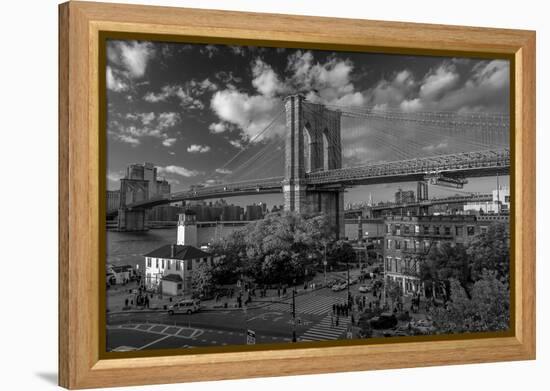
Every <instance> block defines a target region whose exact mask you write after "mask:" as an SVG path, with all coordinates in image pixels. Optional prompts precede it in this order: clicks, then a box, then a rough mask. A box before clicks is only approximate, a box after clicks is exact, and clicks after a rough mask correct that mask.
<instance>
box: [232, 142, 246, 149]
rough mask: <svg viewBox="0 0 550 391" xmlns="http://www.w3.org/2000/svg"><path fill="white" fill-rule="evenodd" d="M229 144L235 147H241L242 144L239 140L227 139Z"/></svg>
mask: <svg viewBox="0 0 550 391" xmlns="http://www.w3.org/2000/svg"><path fill="white" fill-rule="evenodd" d="M229 144H231V145H233V146H234V147H235V148H239V149H242V148H243V144H242V142H241V141H240V140H229Z"/></svg>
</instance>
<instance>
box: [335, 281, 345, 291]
mask: <svg viewBox="0 0 550 391" xmlns="http://www.w3.org/2000/svg"><path fill="white" fill-rule="evenodd" d="M347 287H348V283H347V282H342V283H339V284H338V283H337V284H334V285H333V286H332V291H333V292H339V291H343V290H344V289H346V288H347Z"/></svg>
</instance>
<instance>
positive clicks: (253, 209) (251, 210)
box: [245, 204, 264, 220]
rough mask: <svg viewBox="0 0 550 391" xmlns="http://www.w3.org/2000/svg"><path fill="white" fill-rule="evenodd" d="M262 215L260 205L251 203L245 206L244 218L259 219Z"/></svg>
mask: <svg viewBox="0 0 550 391" xmlns="http://www.w3.org/2000/svg"><path fill="white" fill-rule="evenodd" d="M263 217H264V215H263V212H262V207H261V206H260V205H256V204H252V205H247V206H246V215H245V219H246V220H260V219H262V218H263Z"/></svg>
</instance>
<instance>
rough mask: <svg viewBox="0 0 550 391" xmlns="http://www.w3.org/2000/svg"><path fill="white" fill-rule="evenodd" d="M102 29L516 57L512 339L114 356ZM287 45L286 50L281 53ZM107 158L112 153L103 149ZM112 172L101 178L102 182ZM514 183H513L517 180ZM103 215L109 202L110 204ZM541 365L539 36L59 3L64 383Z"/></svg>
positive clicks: (513, 81)
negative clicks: (105, 343) (106, 304)
mask: <svg viewBox="0 0 550 391" xmlns="http://www.w3.org/2000/svg"><path fill="white" fill-rule="evenodd" d="M100 31H113V32H128V33H143V34H163V35H170V36H192V37H202V38H205V39H209V40H211V41H213V42H219V43H226V42H234V43H236V44H237V43H239V42H245V41H246V40H248V42H262V43H270V42H275V43H278V45H279V46H281V43H284V45H286V46H294V47H302V46H304V45H305V46H309V47H316V48H346V50H347V49H351V50H363V51H378V52H387V53H403V52H405V53H419V54H422V53H425V54H429V53H432V52H435V51H437V52H441V53H447V55H458V56H460V55H463V56H466V55H468V54H471V53H477V55H478V56H483V55H485V56H487V57H491V56H496V57H499V56H500V57H506V58H510V59H511V61H512V63H513V64H514V65H515V67H513V68H512V69H513V72H512V75H511V76H512V78H511V86H512V87H513V90H512V96H513V98H514V99H513V100H514V103H515V105H514V106H513V108H514V111H513V112H511V113H510V114H511V121H512V125H513V129H514V132H513V133H512V134H513V138H512V143H511V145H512V164H513V172H514V177H513V178H514V179H513V181H512V188H511V190H512V199H513V201H514V206H513V210H512V221H513V225H512V227H513V231H512V232H511V234H512V239H513V245H512V255H513V257H512V258H513V259H514V264H513V268H512V269H513V274H512V277H513V281H514V288H513V289H512V297H513V300H512V303H513V304H514V305H513V313H512V318H513V319H515V327H514V329H513V330H512V332H511V334H510V336H507V337H498V338H489V337H488V338H476V339H450V340H445V339H443V340H435V341H430V342H425V341H421V340H413V341H407V342H395V343H394V342H392V343H379V344H362V345H351V344H345V345H340V346H330V347H304V348H301V347H300V348H297V347H293V348H292V349H277V350H255V351H253V352H250V351H248V352H247V351H235V352H227V353H197V354H187V355H179V356H163V357H139V358H116V359H110V358H109V359H105V358H102V354H101V352H100V348H99V338H100V332H99V327H98V324H99V322H100V320H101V314H100V311H99V309H100V306H99V300H98V298H99V297H100V291H99V290H100V289H104V288H103V287H102V286H100V279H99V272H100V268H101V265H102V264H101V263H100V262H99V260H100V259H101V257H104V256H105V254H101V253H100V245H99V243H100V235H101V232H103V227H104V225H103V227H102V220H101V218H100V216H101V214H100V211H101V210H102V209H101V208H102V203H103V202H104V201H102V198H101V197H100V190H101V189H102V185H101V182H100V179H99V178H100V177H101V175H103V176H105V175H104V172H105V171H102V170H104V164H105V162H101V161H100V160H101V158H100V157H101V156H104V155H102V152H101V143H100V137H99V136H98V135H99V129H100V126H99V124H100V122H99V121H100V115H99V103H98V102H99V97H98V95H99V89H98V84H99V83H98V77H99V74H100V73H99V70H98V68H99V67H98V64H99V62H98V58H99V57H98V56H99V35H100ZM274 46H277V45H274ZM103 153H104V151H103ZM101 173H103V174H101ZM514 182H515V183H514ZM103 207H104V205H103ZM534 358H535V33H534V32H532V31H522V30H507V29H488V28H478V27H458V26H443V25H432V24H413V23H395V22H381V21H368V20H354V19H336V18H321V17H304V16H291V15H274V14H259V13H242V12H228V11H212V10H198V9H184V8H169V7H149V6H138V5H121V4H107V3H88V2H78V1H76V2H72V1H71V2H68V3H64V4H61V5H60V6H59V384H60V385H61V386H63V387H67V388H71V389H75V388H91V387H105V386H123V385H141V384H158V383H176V382H186V381H200V380H217V379H234V378H246V377H264V376H283V375H298V374H315V373H328V372H343V371H358V370H371V369H386V368H400V367H417V366H432V365H448V364H463V363H479V362H492V361H509V360H527V359H534Z"/></svg>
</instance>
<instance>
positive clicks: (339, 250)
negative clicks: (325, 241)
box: [327, 240, 357, 265]
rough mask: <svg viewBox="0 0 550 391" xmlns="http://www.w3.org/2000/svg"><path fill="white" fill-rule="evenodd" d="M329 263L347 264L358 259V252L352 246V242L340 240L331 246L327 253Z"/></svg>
mask: <svg viewBox="0 0 550 391" xmlns="http://www.w3.org/2000/svg"><path fill="white" fill-rule="evenodd" d="M327 258H328V260H329V264H332V265H336V264H344V263H345V264H347V263H353V262H356V261H357V253H356V252H355V250H354V249H353V247H352V246H351V244H349V243H347V242H345V241H343V240H338V241H337V242H334V244H333V245H332V246H331V248H330V251H329V253H328V254H327Z"/></svg>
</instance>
